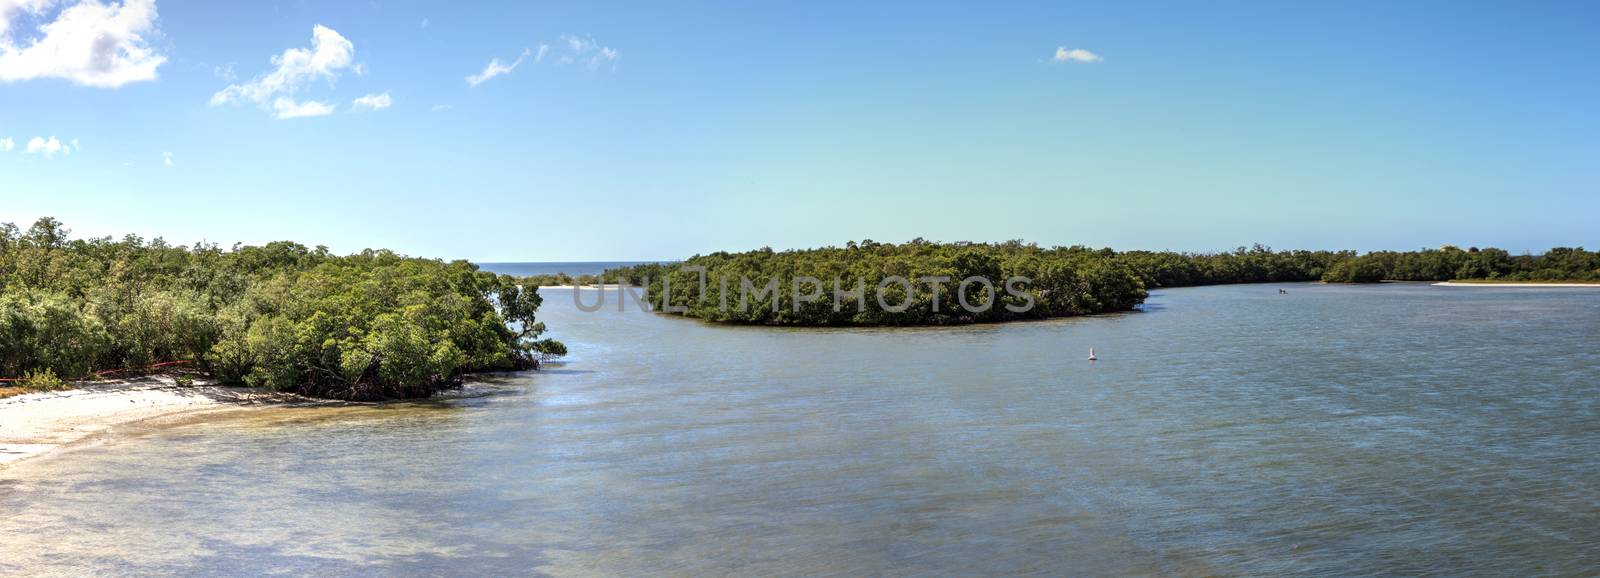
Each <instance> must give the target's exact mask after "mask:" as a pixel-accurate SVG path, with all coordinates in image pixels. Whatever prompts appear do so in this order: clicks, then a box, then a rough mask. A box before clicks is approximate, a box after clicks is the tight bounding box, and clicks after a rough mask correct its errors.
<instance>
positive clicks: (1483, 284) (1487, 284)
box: [1433, 281, 1600, 289]
mask: <svg viewBox="0 0 1600 578" xmlns="http://www.w3.org/2000/svg"><path fill="white" fill-rule="evenodd" d="M1433 286H1434V287H1513V288H1528V287H1551V288H1559V287H1588V288H1594V289H1600V283H1539V282H1537V281H1513V282H1505V283H1502V282H1499V281H1443V282H1439V283H1434V284H1433Z"/></svg>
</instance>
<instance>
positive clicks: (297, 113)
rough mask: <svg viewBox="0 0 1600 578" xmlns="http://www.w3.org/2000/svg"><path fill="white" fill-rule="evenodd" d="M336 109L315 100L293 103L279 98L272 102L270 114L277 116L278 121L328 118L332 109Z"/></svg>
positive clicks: (281, 97)
mask: <svg viewBox="0 0 1600 578" xmlns="http://www.w3.org/2000/svg"><path fill="white" fill-rule="evenodd" d="M336 107H337V105H334V104H329V103H326V102H318V101H315V100H308V101H305V102H295V100H294V99H292V98H289V97H287V96H280V97H278V99H277V100H274V101H272V112H273V113H274V114H276V115H277V116H278V119H279V120H284V119H290V118H306V117H310V116H328V115H330V114H333V109H334V108H336Z"/></svg>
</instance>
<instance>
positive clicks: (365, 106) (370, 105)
mask: <svg viewBox="0 0 1600 578" xmlns="http://www.w3.org/2000/svg"><path fill="white" fill-rule="evenodd" d="M392 104H394V101H393V100H392V99H390V98H389V91H387V90H386V91H383V93H382V94H369V95H366V96H363V97H361V98H357V99H356V100H355V101H354V102H351V103H350V109H351V110H357V111H361V110H383V109H385V108H389V105H392Z"/></svg>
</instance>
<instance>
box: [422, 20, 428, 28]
mask: <svg viewBox="0 0 1600 578" xmlns="http://www.w3.org/2000/svg"><path fill="white" fill-rule="evenodd" d="M422 29H423V30H427V29H428V19H427V18H423V19H422Z"/></svg>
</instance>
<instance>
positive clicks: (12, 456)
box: [0, 376, 311, 469]
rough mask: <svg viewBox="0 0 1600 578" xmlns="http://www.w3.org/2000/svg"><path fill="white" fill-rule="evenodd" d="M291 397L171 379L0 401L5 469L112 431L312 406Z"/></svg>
mask: <svg viewBox="0 0 1600 578" xmlns="http://www.w3.org/2000/svg"><path fill="white" fill-rule="evenodd" d="M309 401H311V400H307V399H306V398H301V397H299V396H293V395H288V394H276V393H268V392H263V391H261V390H257V389H251V388H247V387H224V386H219V385H211V384H206V383H203V382H202V383H198V384H196V385H191V386H179V385H177V384H176V382H175V381H174V380H173V378H171V377H159V376H158V377H145V378H139V379H130V380H117V381H106V382H88V383H82V384H76V387H75V388H74V389H70V390H63V391H49V392H38V393H27V394H22V395H17V396H12V397H7V398H4V399H0V469H3V468H6V467H8V466H10V465H11V464H15V463H17V462H19V461H22V460H25V459H29V458H33V457H37V456H40V455H43V454H46V453H49V452H52V451H55V450H58V449H61V448H65V447H68V446H73V445H79V444H84V443H90V442H94V441H99V440H102V439H105V438H107V437H109V434H110V433H111V430H114V429H116V428H118V427H122V426H128V425H132V424H136V423H150V422H155V421H158V420H168V419H171V418H175V417H179V416H183V417H191V416H193V415H196V414H200V413H209V412H221V411H238V410H245V409H252V408H262V407H269V406H273V405H283V404H285V403H289V402H309Z"/></svg>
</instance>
